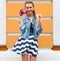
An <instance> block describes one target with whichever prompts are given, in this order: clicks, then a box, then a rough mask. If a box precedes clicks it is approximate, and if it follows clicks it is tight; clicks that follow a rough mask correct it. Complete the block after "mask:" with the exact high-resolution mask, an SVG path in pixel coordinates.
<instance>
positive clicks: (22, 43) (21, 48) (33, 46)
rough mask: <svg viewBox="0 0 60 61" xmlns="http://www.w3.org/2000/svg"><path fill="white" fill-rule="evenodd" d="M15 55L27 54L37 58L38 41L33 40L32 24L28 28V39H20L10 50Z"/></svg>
mask: <svg viewBox="0 0 60 61" xmlns="http://www.w3.org/2000/svg"><path fill="white" fill-rule="evenodd" d="M11 50H12V51H13V52H16V53H17V54H28V55H32V56H37V54H38V40H37V39H35V38H34V35H33V27H32V24H31V26H30V36H29V38H28V39H24V38H22V37H20V38H19V39H18V41H17V42H16V43H15V45H14V47H13V48H12V49H11Z"/></svg>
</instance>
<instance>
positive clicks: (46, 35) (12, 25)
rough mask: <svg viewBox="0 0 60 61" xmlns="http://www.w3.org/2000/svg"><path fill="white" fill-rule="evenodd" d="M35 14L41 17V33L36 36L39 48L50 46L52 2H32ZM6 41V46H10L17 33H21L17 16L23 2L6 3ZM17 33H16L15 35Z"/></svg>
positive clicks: (13, 42) (14, 41)
mask: <svg viewBox="0 0 60 61" xmlns="http://www.w3.org/2000/svg"><path fill="white" fill-rule="evenodd" d="M34 4H35V11H36V14H41V15H42V19H41V23H42V28H43V31H42V34H41V35H40V36H39V37H38V46H39V48H51V47H52V40H53V36H52V23H53V21H52V18H51V17H52V2H45V3H43V2H40V3H34ZM6 6H7V8H6V13H7V15H6V16H7V20H6V25H7V26H6V33H7V36H6V38H7V39H6V41H7V47H8V48H11V47H12V46H13V45H14V44H15V43H16V42H17V40H18V38H19V34H20V33H21V31H20V29H19V19H18V18H19V17H18V12H19V10H20V9H21V8H23V7H24V3H8V2H7V3H6ZM16 34H17V35H16Z"/></svg>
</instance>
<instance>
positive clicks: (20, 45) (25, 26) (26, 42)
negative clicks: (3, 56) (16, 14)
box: [12, 1, 41, 61]
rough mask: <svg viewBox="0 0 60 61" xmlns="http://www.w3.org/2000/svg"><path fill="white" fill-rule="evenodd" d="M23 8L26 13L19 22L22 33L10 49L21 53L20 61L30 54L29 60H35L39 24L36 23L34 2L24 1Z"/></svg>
mask: <svg viewBox="0 0 60 61" xmlns="http://www.w3.org/2000/svg"><path fill="white" fill-rule="evenodd" d="M25 9H26V15H25V16H24V17H23V20H21V24H20V25H21V26H20V30H21V31H22V34H21V37H20V38H19V39H18V41H17V42H16V44H15V45H14V47H13V48H12V51H14V52H16V53H17V54H21V56H22V61H28V55H29V56H30V61H36V57H37V54H38V40H37V37H38V35H39V34H40V33H41V29H40V24H39V23H36V15H35V11H34V3H33V2H32V1H27V2H25ZM22 22H23V23H22Z"/></svg>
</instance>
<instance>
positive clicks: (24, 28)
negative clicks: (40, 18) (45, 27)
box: [20, 14, 41, 39]
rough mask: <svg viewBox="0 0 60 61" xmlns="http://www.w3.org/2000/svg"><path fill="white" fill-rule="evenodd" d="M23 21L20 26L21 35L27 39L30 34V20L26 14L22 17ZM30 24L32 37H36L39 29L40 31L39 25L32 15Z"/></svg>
mask: <svg viewBox="0 0 60 61" xmlns="http://www.w3.org/2000/svg"><path fill="white" fill-rule="evenodd" d="M23 23H24V25H23V26H20V30H21V31H22V33H21V36H22V37H23V38H25V39H28V38H29V35H30V24H31V22H30V19H29V17H28V15H27V14H26V15H25V16H24V18H23ZM32 24H34V27H33V31H34V32H33V35H34V38H35V39H37V37H38V35H39V34H40V33H41V31H40V25H38V23H37V22H36V21H35V20H34V17H33V18H32Z"/></svg>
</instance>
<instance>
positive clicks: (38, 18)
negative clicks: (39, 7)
mask: <svg viewBox="0 0 60 61" xmlns="http://www.w3.org/2000/svg"><path fill="white" fill-rule="evenodd" d="M41 17H42V16H41V15H40V14H37V22H38V25H41Z"/></svg>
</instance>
